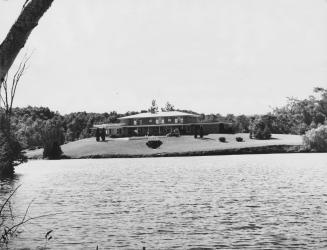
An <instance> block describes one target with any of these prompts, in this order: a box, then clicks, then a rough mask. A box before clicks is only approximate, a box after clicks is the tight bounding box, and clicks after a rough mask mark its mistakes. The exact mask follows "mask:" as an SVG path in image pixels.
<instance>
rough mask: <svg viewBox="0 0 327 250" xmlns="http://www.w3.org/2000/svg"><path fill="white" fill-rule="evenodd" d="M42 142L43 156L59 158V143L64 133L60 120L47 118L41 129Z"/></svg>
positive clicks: (62, 140)
mask: <svg viewBox="0 0 327 250" xmlns="http://www.w3.org/2000/svg"><path fill="white" fill-rule="evenodd" d="M41 136H42V142H43V148H44V150H43V158H48V159H59V158H60V157H61V155H62V151H61V147H60V146H61V145H62V144H63V143H64V133H63V129H62V126H61V124H60V121H58V120H49V121H47V122H46V125H45V127H44V128H43V130H42V131H41Z"/></svg>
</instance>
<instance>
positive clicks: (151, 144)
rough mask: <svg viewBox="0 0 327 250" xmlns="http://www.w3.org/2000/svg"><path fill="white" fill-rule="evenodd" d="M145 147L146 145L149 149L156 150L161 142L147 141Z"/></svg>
mask: <svg viewBox="0 0 327 250" xmlns="http://www.w3.org/2000/svg"><path fill="white" fill-rule="evenodd" d="M146 145H147V146H148V147H149V148H153V149H156V148H159V147H160V146H161V145H162V141H160V140H151V141H148V142H147V143H146Z"/></svg>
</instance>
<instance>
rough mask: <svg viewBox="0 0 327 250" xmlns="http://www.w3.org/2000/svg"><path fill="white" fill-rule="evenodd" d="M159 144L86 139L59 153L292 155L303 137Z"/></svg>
mask: <svg viewBox="0 0 327 250" xmlns="http://www.w3.org/2000/svg"><path fill="white" fill-rule="evenodd" d="M222 136H223V137H226V142H220V141H219V140H218V138H219V137H222ZM236 137H242V138H243V139H244V141H243V142H237V141H236V139H235V138H236ZM160 140H161V141H162V142H163V145H162V146H161V147H160V148H158V149H151V148H148V147H147V146H146V145H145V143H146V142H147V139H146V138H130V139H128V138H120V139H107V140H106V141H105V142H96V141H95V138H89V139H83V140H79V141H75V142H70V143H67V144H65V145H63V146H62V150H63V152H64V154H65V156H67V158H71V159H85V158H131V157H168V156H200V155H228V154H268V153H290V152H291V153H294V152H301V151H302V150H303V149H302V147H301V145H302V137H301V136H298V135H278V134H275V135H273V139H271V140H254V139H249V135H248V134H213V135H208V136H205V137H204V138H203V139H195V138H194V137H193V136H181V137H179V138H175V137H162V138H160ZM26 155H27V157H28V158H29V159H40V158H42V149H38V150H33V151H28V152H27V153H26Z"/></svg>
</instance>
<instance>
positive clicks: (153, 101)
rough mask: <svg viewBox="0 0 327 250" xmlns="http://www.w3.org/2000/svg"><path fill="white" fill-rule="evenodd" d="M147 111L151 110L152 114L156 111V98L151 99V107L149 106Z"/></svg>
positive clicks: (157, 109)
mask: <svg viewBox="0 0 327 250" xmlns="http://www.w3.org/2000/svg"><path fill="white" fill-rule="evenodd" d="M148 111H149V112H151V113H152V114H154V113H158V111H159V108H158V106H157V102H156V100H152V103H151V107H150V108H149V110H148Z"/></svg>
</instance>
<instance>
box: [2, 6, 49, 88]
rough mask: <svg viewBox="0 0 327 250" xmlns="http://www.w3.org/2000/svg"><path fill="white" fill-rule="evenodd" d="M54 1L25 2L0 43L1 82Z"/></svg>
mask: <svg viewBox="0 0 327 250" xmlns="http://www.w3.org/2000/svg"><path fill="white" fill-rule="evenodd" d="M52 2H53V0H31V1H26V2H25V4H24V6H23V9H22V11H21V13H20V15H19V17H18V19H17V20H16V22H15V23H14V25H13V26H12V27H11V29H10V30H9V32H8V34H7V36H6V38H5V39H4V40H3V42H2V43H1V44H0V82H3V81H4V80H5V77H6V75H7V73H8V71H9V69H10V67H11V65H12V64H13V62H14V61H15V59H16V57H17V55H18V53H19V51H20V50H21V49H22V48H23V47H24V46H25V43H26V41H27V39H28V37H29V35H30V34H31V32H32V30H33V29H34V28H35V27H36V26H37V25H38V22H39V20H40V19H41V17H42V16H43V14H44V13H45V12H46V11H47V10H48V9H49V7H50V6H51V4H52Z"/></svg>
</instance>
